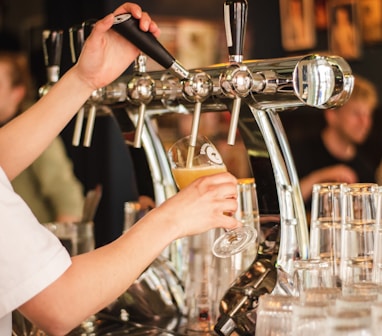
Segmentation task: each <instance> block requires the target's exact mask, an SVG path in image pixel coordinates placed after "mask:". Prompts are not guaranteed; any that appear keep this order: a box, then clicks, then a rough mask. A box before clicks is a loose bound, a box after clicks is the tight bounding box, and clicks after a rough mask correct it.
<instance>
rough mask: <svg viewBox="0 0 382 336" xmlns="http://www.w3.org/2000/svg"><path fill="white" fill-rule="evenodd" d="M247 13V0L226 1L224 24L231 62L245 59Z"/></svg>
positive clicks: (239, 61)
mask: <svg viewBox="0 0 382 336" xmlns="http://www.w3.org/2000/svg"><path fill="white" fill-rule="evenodd" d="M247 15H248V2H247V0H227V1H226V2H225V3H224V24H225V31H226V38H227V46H228V53H229V61H230V62H237V63H241V62H242V61H243V49H244V38H245V29H246V26H247Z"/></svg>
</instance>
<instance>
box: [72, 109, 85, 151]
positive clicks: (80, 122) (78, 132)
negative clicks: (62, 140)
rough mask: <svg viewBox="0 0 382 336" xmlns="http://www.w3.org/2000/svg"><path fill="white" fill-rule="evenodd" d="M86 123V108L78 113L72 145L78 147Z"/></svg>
mask: <svg viewBox="0 0 382 336" xmlns="http://www.w3.org/2000/svg"><path fill="white" fill-rule="evenodd" d="M83 123H84V107H83V106H82V107H81V108H80V109H79V111H78V112H77V116H76V122H75V124H74V130H73V138H72V145H73V146H75V147H78V146H79V144H80V140H81V132H82V125H83Z"/></svg>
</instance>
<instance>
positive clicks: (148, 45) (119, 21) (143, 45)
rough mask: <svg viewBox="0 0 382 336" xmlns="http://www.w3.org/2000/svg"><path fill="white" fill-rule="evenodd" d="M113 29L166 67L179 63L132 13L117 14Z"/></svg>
mask: <svg viewBox="0 0 382 336" xmlns="http://www.w3.org/2000/svg"><path fill="white" fill-rule="evenodd" d="M113 29H114V30H115V31H117V32H118V33H119V34H121V35H122V36H123V37H125V38H126V39H128V40H129V41H130V42H131V43H133V44H134V45H135V46H136V47H137V48H139V49H140V50H142V51H143V52H144V53H145V54H146V55H148V56H149V57H151V58H152V59H153V60H154V61H156V62H157V63H158V64H160V65H161V66H162V67H164V68H165V69H170V68H172V67H173V66H174V64H175V63H177V62H176V60H175V58H174V57H173V56H172V55H171V54H170V53H169V52H168V51H167V50H166V48H165V47H164V46H163V45H162V44H161V43H160V42H159V41H158V40H157V39H156V37H155V36H154V35H153V34H151V33H150V32H144V31H142V30H141V29H140V28H139V20H137V19H135V18H134V17H132V16H131V14H121V15H117V16H116V17H115V21H114V25H113ZM177 64H178V63H177ZM176 72H178V71H176ZM180 75H181V77H187V75H188V73H187V75H186V74H184V75H183V74H180Z"/></svg>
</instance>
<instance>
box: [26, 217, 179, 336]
mask: <svg viewBox="0 0 382 336" xmlns="http://www.w3.org/2000/svg"><path fill="white" fill-rule="evenodd" d="M169 219H170V218H167V215H166V214H165V213H163V211H161V212H160V213H156V210H152V213H149V214H148V215H147V217H146V218H145V220H143V221H141V223H139V224H138V225H135V226H133V228H132V229H131V230H130V232H129V234H125V235H123V236H122V237H120V238H119V239H118V240H116V241H114V242H113V243H111V244H109V245H107V246H104V247H102V248H100V249H97V250H95V251H93V252H91V253H87V254H83V255H80V256H77V257H75V258H73V264H72V265H71V267H70V268H69V269H68V270H67V271H66V272H65V273H64V274H63V276H62V277H60V278H59V279H58V280H57V281H56V282H54V283H53V284H52V285H51V286H49V287H48V288H47V289H46V290H44V291H43V292H42V293H40V294H39V295H37V296H36V297H35V298H33V299H32V300H31V301H29V302H28V303H26V304H25V305H24V306H23V307H21V309H20V310H21V311H22V313H23V314H25V315H26V316H27V317H28V318H30V319H31V320H32V321H33V322H34V323H36V324H37V325H39V326H40V327H41V328H43V329H44V330H47V331H49V332H51V333H52V334H61V333H62V334H65V333H67V332H68V331H69V330H71V329H72V328H74V327H75V326H77V325H79V324H80V323H81V322H82V321H83V320H84V319H85V318H86V317H88V316H90V315H91V314H94V313H96V312H97V311H99V310H101V309H102V308H104V307H105V306H107V305H108V304H110V303H111V302H112V301H113V300H115V298H117V297H118V296H119V295H120V294H122V293H123V292H124V291H125V290H126V289H127V288H128V287H129V286H130V285H131V284H132V283H133V282H134V280H135V279H136V278H137V277H138V276H139V275H140V274H141V273H142V272H143V271H144V269H145V268H146V267H147V266H148V265H149V264H150V263H151V262H152V260H154V259H155V258H156V257H157V256H158V255H159V254H160V253H161V252H162V251H163V249H164V248H165V247H166V246H167V245H168V244H169V243H170V242H171V240H173V239H175V238H176V237H177V232H176V225H174V223H172V224H171V223H169ZM154 220H155V223H157V225H153V221H154ZM163 232H166V234H163ZM52 302H55V305H54V306H52V304H51V303H52ZM53 326H54V329H53V330H52V329H51V328H52V327H53Z"/></svg>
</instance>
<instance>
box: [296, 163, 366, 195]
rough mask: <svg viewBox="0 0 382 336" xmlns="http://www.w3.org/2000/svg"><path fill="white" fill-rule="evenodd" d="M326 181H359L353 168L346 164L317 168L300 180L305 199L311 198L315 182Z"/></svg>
mask: <svg viewBox="0 0 382 336" xmlns="http://www.w3.org/2000/svg"><path fill="white" fill-rule="evenodd" d="M325 182H339V183H356V182H358V176H357V174H356V173H355V171H354V170H353V169H351V168H350V167H348V166H346V165H344V164H338V165H334V166H329V167H325V168H322V169H318V170H315V171H313V172H312V173H310V174H309V175H307V176H305V177H304V178H302V179H301V180H300V188H301V194H302V197H303V199H304V201H307V200H309V199H310V197H311V195H312V189H313V185H314V184H316V183H325Z"/></svg>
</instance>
